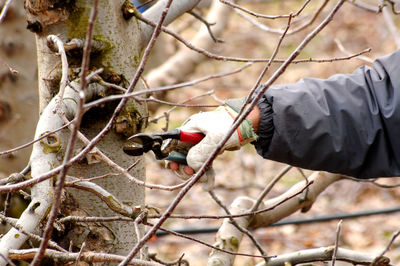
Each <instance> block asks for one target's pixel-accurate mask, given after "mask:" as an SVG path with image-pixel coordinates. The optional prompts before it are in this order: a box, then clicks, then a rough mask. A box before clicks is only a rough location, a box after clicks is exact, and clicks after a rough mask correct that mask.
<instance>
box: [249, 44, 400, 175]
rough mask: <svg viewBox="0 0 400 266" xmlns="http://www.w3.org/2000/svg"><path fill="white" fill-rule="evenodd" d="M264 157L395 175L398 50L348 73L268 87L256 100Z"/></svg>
mask: <svg viewBox="0 0 400 266" xmlns="http://www.w3.org/2000/svg"><path fill="white" fill-rule="evenodd" d="M258 106H259V108H260V111H261V120H260V126H259V131H258V135H259V139H258V140H257V142H255V143H254V145H255V147H256V150H257V152H258V153H259V154H260V155H261V156H263V157H264V158H267V159H271V160H275V161H279V162H284V163H287V164H291V165H294V166H299V167H302V168H306V169H313V170H324V171H329V172H333V173H340V174H345V175H349V176H353V177H357V178H373V177H388V176H400V50H398V51H396V52H395V53H393V54H391V55H388V56H385V57H382V58H380V59H377V60H376V61H375V62H374V64H373V66H372V67H366V66H363V67H361V68H359V69H357V70H356V71H355V72H354V73H353V74H340V75H334V76H332V77H331V78H329V79H326V80H323V79H312V78H307V79H303V80H301V81H299V82H298V83H296V84H289V85H274V86H272V87H270V88H269V89H268V90H267V92H266V93H265V94H264V95H263V97H262V99H261V100H260V102H259V103H258Z"/></svg>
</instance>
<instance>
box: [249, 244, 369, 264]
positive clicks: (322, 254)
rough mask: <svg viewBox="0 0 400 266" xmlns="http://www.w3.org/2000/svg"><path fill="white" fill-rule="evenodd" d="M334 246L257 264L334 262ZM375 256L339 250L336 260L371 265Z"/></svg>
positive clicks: (282, 256) (286, 255)
mask: <svg viewBox="0 0 400 266" xmlns="http://www.w3.org/2000/svg"><path fill="white" fill-rule="evenodd" d="M334 248H335V247H334V246H330V247H321V248H315V249H307V250H300V251H296V252H293V253H288V254H284V255H279V256H276V257H273V258H271V259H269V260H268V263H265V261H263V262H261V263H259V264H257V266H280V265H286V263H288V264H290V265H297V264H299V263H310V262H317V261H330V260H332V254H333V250H334ZM374 259H375V256H373V255H371V254H370V253H365V252H358V251H354V250H349V249H344V248H338V251H337V254H336V260H340V261H346V262H349V263H353V264H356V265H370V264H371V262H373V261H374Z"/></svg>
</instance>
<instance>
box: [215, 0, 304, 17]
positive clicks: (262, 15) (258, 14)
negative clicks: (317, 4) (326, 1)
mask: <svg viewBox="0 0 400 266" xmlns="http://www.w3.org/2000/svg"><path fill="white" fill-rule="evenodd" d="M219 1H220V2H221V3H224V4H226V5H228V6H231V7H233V8H236V9H239V10H241V11H243V12H245V13H248V14H250V15H252V16H255V17H257V18H266V19H277V18H289V16H291V15H290V14H289V15H276V16H270V15H264V14H260V13H256V12H253V11H251V10H248V9H247V8H244V7H242V6H240V5H237V4H235V3H233V2H232V1H231V0H219ZM310 1H311V0H306V1H305V2H304V4H303V5H302V6H301V7H300V9H299V10H298V11H297V12H296V13H294V14H293V15H292V17H297V16H298V15H300V13H301V12H302V11H303V10H304V8H306V6H307V5H308V3H310Z"/></svg>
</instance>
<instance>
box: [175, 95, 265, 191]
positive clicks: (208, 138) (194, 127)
mask: <svg viewBox="0 0 400 266" xmlns="http://www.w3.org/2000/svg"><path fill="white" fill-rule="evenodd" d="M244 102H245V98H240V99H231V100H228V101H226V102H225V105H224V106H220V107H218V108H217V109H215V110H214V111H210V112H200V113H197V114H194V115H192V116H191V117H189V119H188V120H186V121H185V122H184V123H183V125H182V126H181V127H180V129H181V130H183V131H186V132H195V133H203V134H204V135H205V137H204V138H203V139H202V140H201V141H200V142H199V143H198V144H196V145H194V146H193V147H191V148H190V149H189V151H188V153H187V156H186V160H187V163H188V165H189V166H190V167H191V168H193V169H194V170H195V171H198V170H199V169H200V167H201V166H202V165H203V163H204V162H205V161H206V160H207V158H208V157H209V156H210V155H211V153H212V152H213V151H214V150H215V148H216V147H217V145H218V143H219V142H220V141H221V140H222V139H223V138H224V137H225V135H226V134H227V132H228V131H229V129H230V128H231V127H232V124H233V121H234V119H235V118H236V116H237V113H238V112H239V110H240V109H241V107H242V106H243V104H244ZM256 139H257V135H256V134H255V132H254V130H253V127H252V124H251V121H250V120H249V119H246V120H244V121H243V122H242V123H241V125H240V126H239V127H238V128H237V130H236V131H235V132H234V133H233V134H232V136H231V137H230V138H229V140H228V141H227V142H226V143H225V145H224V147H223V149H222V150H221V153H222V152H223V151H224V150H238V149H240V147H242V146H243V145H245V144H247V143H249V142H252V141H254V140H256ZM176 172H177V174H178V176H180V177H181V178H183V179H187V178H188V177H189V176H188V175H187V174H185V172H184V171H183V169H182V166H180V167H179V170H177V171H176ZM214 176H215V174H214V170H213V169H212V168H210V169H208V170H207V172H206V173H205V174H204V175H203V177H202V178H201V180H200V181H201V182H203V183H204V184H205V186H206V189H208V190H209V189H210V188H212V186H213V183H214V182H213V181H214Z"/></svg>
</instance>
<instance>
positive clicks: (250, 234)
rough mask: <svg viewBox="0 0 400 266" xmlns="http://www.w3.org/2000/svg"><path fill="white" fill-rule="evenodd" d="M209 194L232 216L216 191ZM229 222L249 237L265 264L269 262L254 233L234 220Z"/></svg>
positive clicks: (230, 219)
mask: <svg viewBox="0 0 400 266" xmlns="http://www.w3.org/2000/svg"><path fill="white" fill-rule="evenodd" d="M208 194H209V195H210V196H211V198H212V199H213V200H214V201H215V202H216V203H217V204H218V205H219V206H220V207H221V208H222V209H223V210H224V211H225V212H226V214H228V215H232V214H231V212H230V211H229V209H228V208H227V207H226V206H225V205H224V204H223V202H222V201H221V200H220V199H219V198H218V197H217V195H216V194H215V193H214V191H212V190H211V191H208ZM229 221H230V222H231V223H232V224H233V225H234V226H235V227H236V228H237V229H238V230H239V231H240V232H242V233H244V234H245V235H247V236H248V237H249V238H250V240H251V241H252V242H253V244H254V246H256V248H257V249H258V251H259V252H260V254H261V255H262V256H263V257H264V259H265V262H267V260H268V255H267V253H265V251H264V249H263V248H262V246H261V244H260V243H258V241H257V239H255V237H254V236H253V234H252V233H250V231H249V230H247V229H246V228H243V227H242V226H240V225H239V224H238V223H237V222H236V221H235V220H234V219H233V218H229Z"/></svg>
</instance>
